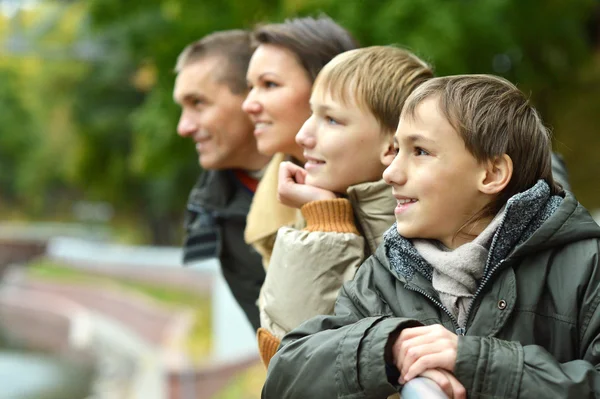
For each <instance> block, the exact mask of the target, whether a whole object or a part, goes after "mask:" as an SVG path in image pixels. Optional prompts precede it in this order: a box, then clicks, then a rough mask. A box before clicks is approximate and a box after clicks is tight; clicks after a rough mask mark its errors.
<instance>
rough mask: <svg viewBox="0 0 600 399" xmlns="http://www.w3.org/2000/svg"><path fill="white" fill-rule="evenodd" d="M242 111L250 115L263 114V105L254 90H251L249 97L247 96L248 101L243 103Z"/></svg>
mask: <svg viewBox="0 0 600 399" xmlns="http://www.w3.org/2000/svg"><path fill="white" fill-rule="evenodd" d="M242 110H243V111H244V112H245V113H247V114H248V115H255V114H258V113H260V112H261V110H262V105H261V104H260V102H259V101H258V99H257V96H256V93H255V92H254V89H252V90H250V92H249V93H248V96H246V99H245V100H244V102H243V103H242Z"/></svg>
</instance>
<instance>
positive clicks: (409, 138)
mask: <svg viewBox="0 0 600 399" xmlns="http://www.w3.org/2000/svg"><path fill="white" fill-rule="evenodd" d="M404 141H408V142H411V143H414V142H417V141H424V142H426V143H432V144H433V143H435V142H434V141H433V140H431V139H428V138H427V137H425V136H423V135H421V134H417V133H413V134H410V135H408V136H407V137H406V139H405V140H404ZM394 144H396V145H397V144H398V138H397V137H396V136H395V135H394Z"/></svg>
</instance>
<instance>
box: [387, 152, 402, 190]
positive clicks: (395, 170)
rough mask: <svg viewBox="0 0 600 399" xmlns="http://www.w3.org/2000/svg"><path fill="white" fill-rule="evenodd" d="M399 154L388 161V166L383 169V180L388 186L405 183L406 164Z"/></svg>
mask: <svg viewBox="0 0 600 399" xmlns="http://www.w3.org/2000/svg"><path fill="white" fill-rule="evenodd" d="M404 163H405V162H404V160H403V159H402V157H401V156H400V153H398V155H396V157H395V158H394V159H393V160H392V163H390V166H388V167H387V168H385V170H384V171H383V180H384V181H385V182H386V183H387V184H389V185H390V186H400V185H403V184H405V183H406V177H407V176H406V165H405V164H404Z"/></svg>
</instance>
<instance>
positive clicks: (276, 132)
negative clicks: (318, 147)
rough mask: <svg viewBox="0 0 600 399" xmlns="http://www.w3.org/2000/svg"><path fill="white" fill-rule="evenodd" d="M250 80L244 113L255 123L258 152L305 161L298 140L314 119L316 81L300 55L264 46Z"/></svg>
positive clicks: (256, 55) (254, 58)
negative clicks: (312, 95) (311, 103)
mask: <svg viewBox="0 0 600 399" xmlns="http://www.w3.org/2000/svg"><path fill="white" fill-rule="evenodd" d="M246 78H247V80H248V86H249V89H250V92H249V93H248V97H247V98H246V100H245V101H244V103H243V105H242V109H243V110H244V111H245V112H247V113H248V115H250V118H251V119H252V121H253V122H254V136H255V137H256V143H257V146H258V150H259V151H260V152H261V153H263V154H266V155H273V154H275V153H278V152H283V153H285V154H289V155H292V156H294V157H295V158H297V159H298V160H304V157H303V156H302V148H300V146H298V144H296V141H295V136H296V133H298V131H299V130H300V128H301V127H302V125H303V124H304V122H305V121H306V119H308V117H309V116H310V106H309V99H310V93H311V88H312V81H311V79H310V78H309V76H308V73H307V72H306V70H305V69H304V68H303V67H302V65H301V64H300V62H299V61H298V59H297V57H296V55H295V54H294V53H293V52H291V51H290V50H288V49H287V48H285V47H282V46H278V45H274V44H261V45H260V46H258V48H257V49H256V51H255V52H254V54H253V55H252V58H251V59H250V65H249V66H248V73H247V75H246Z"/></svg>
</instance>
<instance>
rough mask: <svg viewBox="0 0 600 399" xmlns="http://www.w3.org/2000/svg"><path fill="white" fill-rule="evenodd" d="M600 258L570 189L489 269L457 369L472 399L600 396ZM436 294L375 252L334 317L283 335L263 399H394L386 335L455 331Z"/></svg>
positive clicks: (599, 239) (592, 229) (591, 228)
mask: <svg viewBox="0 0 600 399" xmlns="http://www.w3.org/2000/svg"><path fill="white" fill-rule="evenodd" d="M599 254H600V227H599V226H598V225H597V224H596V223H595V222H594V221H593V219H592V218H591V217H590V215H589V213H588V212H587V211H586V210H585V208H583V207H582V206H581V205H580V204H579V203H578V202H577V200H576V199H575V198H574V197H573V196H572V195H571V194H570V193H569V192H566V193H565V198H564V199H563V200H562V202H561V203H560V205H559V206H558V209H556V210H555V211H554V213H552V214H551V216H550V217H549V218H548V219H547V220H545V222H543V224H541V226H539V227H538V226H536V229H534V230H533V231H532V233H531V235H530V236H529V237H528V238H527V239H526V240H524V242H520V243H518V244H517V245H516V246H514V247H512V250H510V252H509V253H508V254H507V256H506V257H504V258H503V260H502V261H500V262H499V263H498V267H497V268H493V272H492V273H491V274H490V275H489V276H490V278H489V280H488V281H487V282H486V283H485V284H484V285H483V288H482V289H481V291H480V292H479V293H478V294H477V295H476V297H475V299H474V302H473V306H472V311H471V312H470V316H469V319H468V322H467V326H466V331H459V333H461V335H462V334H464V336H460V337H459V343H458V356H457V362H456V366H455V370H454V374H455V375H456V377H457V378H458V380H459V381H460V382H461V383H462V384H463V385H464V386H465V388H466V389H467V392H468V395H469V398H528V397H534V398H566V397H570V398H571V397H572V398H586V397H595V396H597V395H600V373H599V372H598V370H597V367H599V366H600V309H598V304H599V303H600V258H599ZM436 298H438V296H437V294H436V292H435V290H434V289H433V287H432V285H431V281H430V280H429V279H428V278H427V277H425V276H424V275H423V274H422V273H420V272H415V273H413V274H412V275H411V276H410V278H408V279H407V278H406V277H404V276H403V275H402V274H401V273H398V272H397V269H394V268H393V266H392V265H391V264H390V262H389V260H388V256H387V252H386V247H385V246H380V247H379V248H378V250H377V252H376V254H375V255H374V256H372V257H371V258H369V259H368V260H367V261H366V262H365V264H364V265H363V266H361V267H360V268H359V271H358V273H357V275H356V277H355V279H354V280H353V281H350V282H348V283H346V284H345V285H344V287H343V288H342V290H341V292H340V295H339V297H338V300H337V303H336V308H335V315H333V316H318V317H316V318H313V319H311V320H309V321H307V322H306V323H304V324H302V325H301V326H300V327H298V328H297V329H295V330H293V331H292V332H290V333H289V334H288V335H286V336H285V338H284V339H283V341H282V343H281V347H280V349H279V351H278V352H277V354H276V355H275V356H274V357H273V359H272V361H271V363H270V366H269V371H268V375H267V380H266V383H265V385H264V388H263V398H278V399H279V398H280V399H285V398H348V399H350V398H386V397H387V396H388V395H390V394H392V393H394V392H397V390H398V388H399V387H398V386H394V385H392V384H391V383H390V381H393V379H390V380H388V376H387V372H386V363H385V360H384V354H385V347H386V344H387V343H388V337H389V336H390V334H391V333H392V332H395V331H398V330H399V329H401V328H404V327H411V326H417V325H432V324H442V325H444V326H445V327H446V328H448V329H449V330H451V331H457V326H456V323H455V321H453V320H452V318H451V317H450V316H449V315H448V312H447V311H445V310H444V309H442V307H441V306H440V305H439V303H440V302H439V299H436ZM436 302H437V303H436ZM388 367H389V366H388ZM387 371H389V368H388V370H387Z"/></svg>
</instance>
